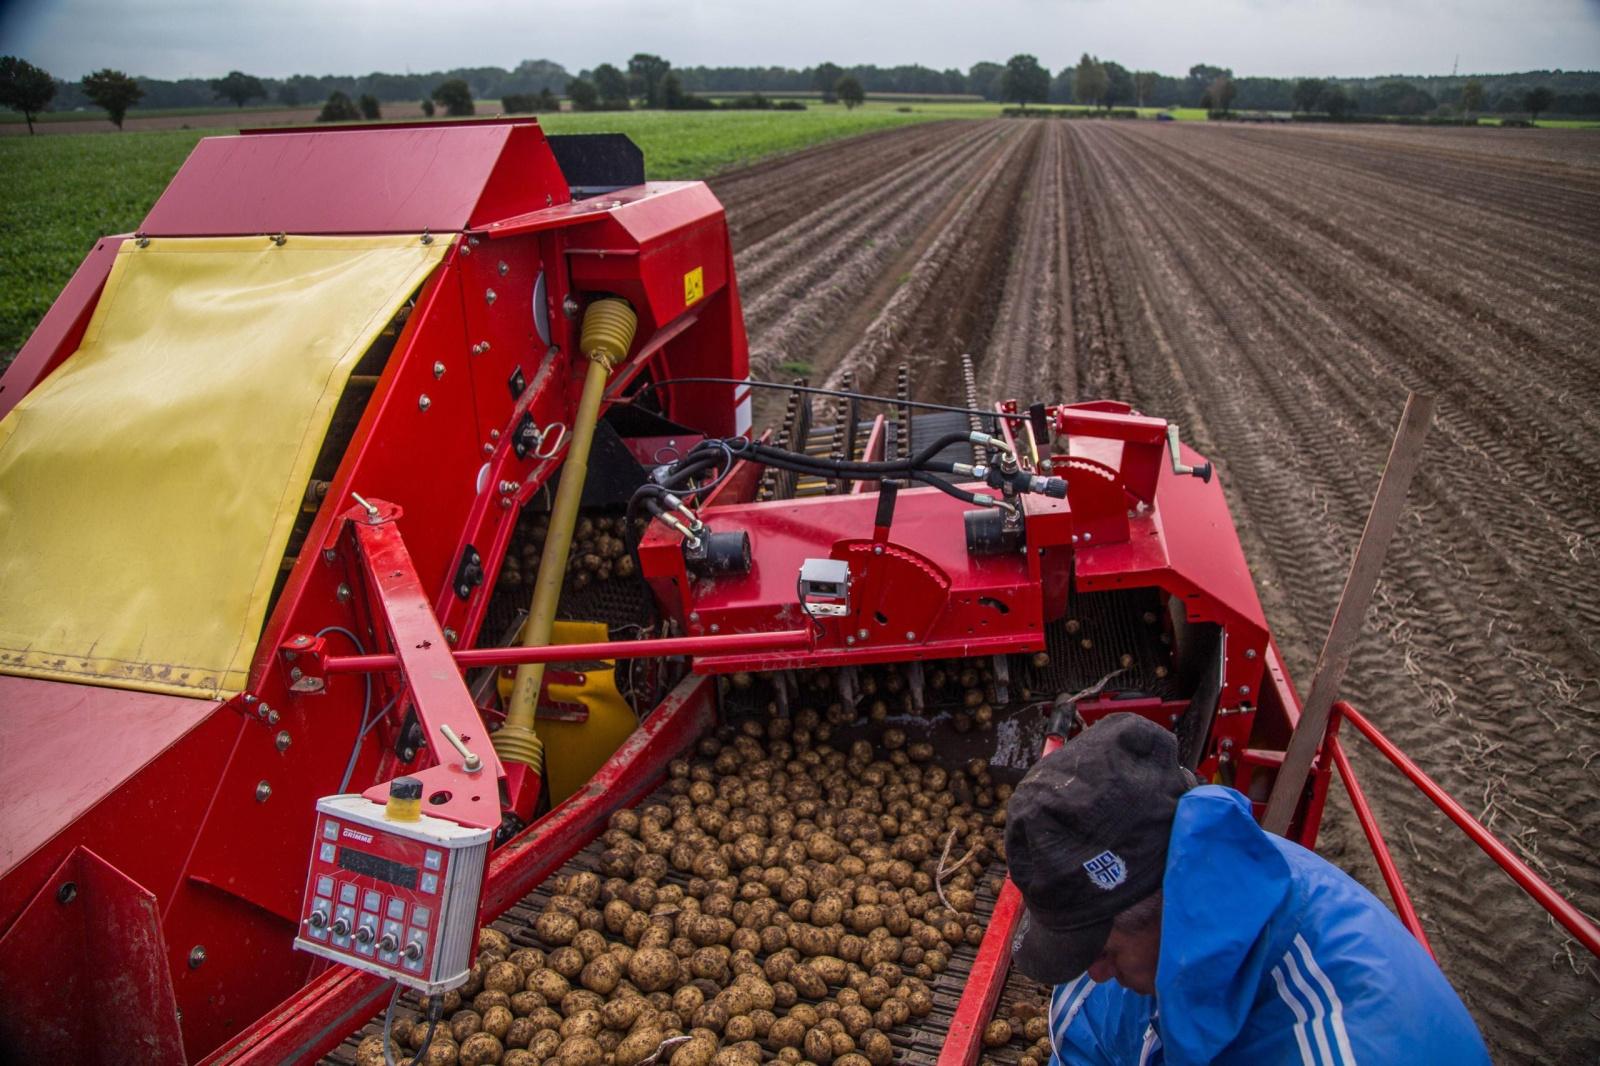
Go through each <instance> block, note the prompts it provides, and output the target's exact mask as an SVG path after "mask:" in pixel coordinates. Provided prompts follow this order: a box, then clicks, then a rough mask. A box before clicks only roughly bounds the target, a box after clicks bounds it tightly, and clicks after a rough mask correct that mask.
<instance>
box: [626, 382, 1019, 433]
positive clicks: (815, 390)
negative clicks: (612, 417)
mask: <svg viewBox="0 0 1600 1066" xmlns="http://www.w3.org/2000/svg"><path fill="white" fill-rule="evenodd" d="M664 385H745V386H748V387H750V388H752V389H775V390H777V391H780V392H804V393H809V394H812V395H816V396H833V397H837V398H842V399H846V400H864V401H866V402H867V403H882V404H888V405H889V406H890V407H915V408H918V409H919V410H923V411H948V412H950V413H952V414H958V415H977V416H979V417H980V418H1005V419H1010V420H1011V421H1013V422H1026V421H1027V420H1028V414H1027V412H1025V411H1024V412H1021V413H1012V412H1008V411H995V410H992V409H991V410H987V411H985V410H982V409H979V408H976V407H955V406H952V405H951V404H947V403H928V402H927V401H925V400H902V399H899V398H897V397H893V396H876V395H874V394H872V393H868V392H852V391H850V390H849V389H824V388H819V387H818V386H816V385H784V384H781V383H779V382H776V381H756V380H754V379H753V378H714V377H686V378H663V379H662V380H660V381H647V382H645V383H644V385H642V386H640V388H639V391H637V392H635V393H634V394H633V395H632V396H629V397H627V398H626V402H630V403H631V402H633V401H635V400H637V399H638V398H639V397H640V396H643V395H645V394H646V393H648V392H652V391H654V390H655V389H658V388H661V387H662V386H664ZM617 402H619V403H620V402H624V401H623V400H621V399H619V400H618V401H617Z"/></svg>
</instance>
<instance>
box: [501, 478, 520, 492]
mask: <svg viewBox="0 0 1600 1066" xmlns="http://www.w3.org/2000/svg"><path fill="white" fill-rule="evenodd" d="M500 491H501V492H507V493H509V492H516V491H517V483H516V482H515V481H502V482H500Z"/></svg>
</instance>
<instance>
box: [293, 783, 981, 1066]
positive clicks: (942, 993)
mask: <svg viewBox="0 0 1600 1066" xmlns="http://www.w3.org/2000/svg"><path fill="white" fill-rule="evenodd" d="M671 796H672V793H671V792H670V791H668V790H667V789H666V788H665V787H663V788H661V789H658V790H657V791H656V792H654V793H652V794H651V795H650V796H648V797H646V798H645V799H643V800H641V801H640V803H639V806H640V807H644V806H648V805H649V804H652V803H662V804H666V803H668V802H669V800H670V799H671ZM603 847H604V846H603V844H602V843H601V842H600V841H599V840H596V841H594V842H592V843H591V844H590V845H589V846H588V847H586V848H584V849H583V850H582V851H580V852H578V854H576V855H574V856H573V857H572V858H571V859H569V860H568V861H567V862H566V864H565V865H563V866H562V867H561V869H560V870H559V871H557V872H556V873H555V874H553V875H552V876H551V877H549V878H546V879H545V881H544V882H543V883H542V884H541V885H540V886H539V887H538V888H536V889H534V890H533V891H532V892H530V893H529V894H528V895H526V896H524V897H523V898H522V899H521V900H520V901H519V902H517V903H515V904H513V905H512V906H511V908H510V909H509V910H507V911H506V912H505V913H504V914H502V915H501V916H500V917H499V918H498V919H496V920H495V921H494V922H492V923H491V924H492V925H493V926H494V928H496V929H498V930H500V931H501V932H502V933H504V934H506V936H508V937H510V938H511V942H512V944H513V945H514V946H516V947H530V948H539V949H541V950H550V949H551V945H547V944H545V943H543V942H542V941H541V940H539V938H538V937H537V936H535V935H534V931H533V920H534V919H535V918H536V917H538V915H539V914H540V913H541V912H542V911H543V910H544V907H545V904H546V903H548V902H549V899H550V896H551V891H550V886H552V885H554V884H556V883H558V880H559V879H560V878H562V877H565V876H567V875H568V874H574V873H581V872H584V871H592V870H594V869H595V866H596V864H597V862H598V861H599V858H600V853H601V851H602V850H603ZM1001 873H1002V867H1001V864H1000V863H998V862H991V863H990V864H989V866H988V867H986V868H985V870H984V875H983V876H982V877H981V878H979V880H978V888H977V892H976V895H977V904H976V907H975V909H974V910H975V917H976V918H977V920H978V922H979V924H981V925H987V924H988V921H989V915H990V913H991V912H992V911H993V910H994V904H995V896H996V890H997V888H998V884H999V877H1000V875H1001ZM664 880H665V882H666V883H670V884H677V885H680V886H687V884H688V881H689V879H688V878H687V877H686V876H684V875H683V874H682V873H681V872H679V871H677V870H672V871H671V872H670V873H669V874H668V875H667V877H666V878H665V879H664ZM608 939H615V938H614V937H609V936H608ZM977 953H978V949H977V948H975V947H973V946H971V945H968V944H962V945H961V946H959V947H957V948H955V949H954V950H953V951H951V953H950V961H949V964H948V965H947V966H946V967H945V971H944V973H942V974H939V975H937V976H936V977H935V978H933V979H932V980H930V981H928V982H927V984H928V988H929V991H930V992H931V994H932V997H933V1010H932V1012H931V1013H929V1014H928V1016H927V1017H925V1018H920V1019H912V1020H911V1021H909V1022H907V1023H905V1024H904V1025H897V1026H895V1027H894V1029H892V1030H890V1031H889V1033H888V1036H889V1039H890V1041H891V1042H892V1043H893V1044H894V1046H895V1059H894V1061H895V1062H897V1063H908V1064H911V1066H933V1064H934V1063H937V1061H938V1059H939V1050H940V1047H941V1046H942V1044H943V1034H944V1033H945V1031H946V1030H947V1029H948V1028H949V1025H950V1019H951V1017H952V1016H953V1015H954V1014H955V1008H956V1003H957V1001H959V1000H960V998H961V990H962V989H963V988H964V987H965V986H966V983H967V974H968V973H969V972H970V971H971V969H972V963H973V960H974V959H975V958H976V957H977ZM758 957H759V958H760V959H761V960H762V961H763V962H764V961H765V960H766V955H765V953H763V954H761V955H760V956H758ZM801 1002H813V1003H814V1002H816V1001H815V1000H802V1001H801ZM417 1016H418V1012H417V1010H416V1007H415V999H414V997H413V996H411V995H410V994H409V993H408V994H406V995H404V996H402V997H401V1000H400V1004H399V1006H397V1007H396V1008H395V1017H396V1019H398V1018H401V1017H412V1018H415V1017H417ZM780 1016H781V1015H780ZM382 1031H383V1017H382V1015H379V1016H377V1017H375V1018H373V1019H372V1020H370V1021H369V1022H368V1023H367V1024H366V1025H365V1026H363V1027H362V1028H361V1030H360V1031H359V1032H356V1033H354V1034H352V1035H351V1036H350V1037H349V1038H348V1039H346V1040H345V1042H344V1043H343V1044H341V1045H340V1046H339V1047H338V1048H336V1049H335V1050H334V1051H332V1052H331V1053H330V1054H328V1055H327V1056H326V1057H325V1058H323V1059H322V1062H323V1063H324V1064H328V1066H353V1064H354V1062H355V1056H356V1048H357V1047H358V1046H359V1045H360V1043H361V1041H362V1040H363V1039H364V1038H365V1037H367V1036H369V1035H371V1034H375V1033H381V1032H382ZM776 1058H777V1055H776V1053H775V1052H772V1051H770V1050H768V1051H767V1053H766V1055H765V1059H766V1061H774V1060H776Z"/></svg>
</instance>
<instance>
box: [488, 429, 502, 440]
mask: <svg viewBox="0 0 1600 1066" xmlns="http://www.w3.org/2000/svg"><path fill="white" fill-rule="evenodd" d="M489 439H490V440H499V439H500V431H499V430H498V429H491V430H490V431H489Z"/></svg>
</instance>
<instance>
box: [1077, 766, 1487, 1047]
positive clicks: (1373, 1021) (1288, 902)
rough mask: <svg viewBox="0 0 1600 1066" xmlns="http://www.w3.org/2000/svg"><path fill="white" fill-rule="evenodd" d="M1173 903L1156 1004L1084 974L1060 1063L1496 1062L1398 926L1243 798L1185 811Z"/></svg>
mask: <svg viewBox="0 0 1600 1066" xmlns="http://www.w3.org/2000/svg"><path fill="white" fill-rule="evenodd" d="M1162 895H1163V899H1162V917H1161V952H1160V957H1159V961H1158V962H1157V965H1156V994H1155V995H1154V996H1141V995H1139V994H1137V993H1135V992H1130V991H1128V990H1127V989H1124V988H1123V987H1122V986H1120V985H1118V984H1116V983H1115V982H1109V981H1108V982H1106V983H1105V984H1102V985H1096V984H1095V982H1094V981H1092V980H1090V978H1089V976H1088V975H1087V974H1085V975H1084V976H1082V977H1080V978H1078V979H1077V980H1076V981H1072V982H1069V983H1068V984H1064V985H1058V986H1057V987H1056V989H1055V992H1054V994H1053V996H1052V999H1051V1005H1050V1032H1051V1038H1052V1041H1053V1042H1054V1045H1055V1051H1056V1055H1055V1057H1054V1058H1053V1059H1052V1062H1060V1063H1063V1064H1068V1066H1113V1064H1123V1063H1128V1064H1139V1066H1156V1064H1162V1066H1189V1064H1191V1063H1238V1064H1244V1063H1250V1064H1256V1063H1303V1064H1307V1066H1332V1064H1343V1063H1356V1062H1362V1063H1369V1064H1371V1063H1406V1064H1408V1066H1409V1064H1423V1063H1441V1064H1443V1063H1449V1064H1451V1066H1461V1064H1467V1066H1472V1064H1477V1063H1487V1062H1488V1061H1489V1055H1488V1052H1487V1050H1485V1048H1484V1045H1483V1040H1482V1038H1481V1037H1480V1036H1479V1035H1478V1029H1477V1026H1476V1025H1474V1024H1473V1021H1472V1018H1471V1017H1470V1016H1469V1015H1468V1014H1467V1011H1466V1008H1465V1007H1463V1006H1462V1004H1461V1000H1460V998H1459V997H1457V995H1456V993H1455V990H1454V989H1452V988H1451V987H1450V983H1449V982H1448V981H1446V980H1445V977H1444V974H1442V973H1440V972H1439V968H1438V966H1436V965H1435V964H1434V962H1433V960H1432V959H1431V958H1429V956H1428V953H1427V952H1426V951H1424V950H1423V948H1422V946H1421V945H1420V944H1418V943H1417V941H1416V940H1415V939H1414V938H1413V937H1412V936H1411V934H1410V933H1409V932H1407V931H1406V928H1405V927H1404V926H1403V925H1401V924H1400V922H1399V921H1398V920H1397V919H1396V918H1395V917H1394V915H1392V914H1390V913H1389V911H1388V909H1387V908H1386V907H1384V905H1383V904H1382V903H1380V902H1379V901H1378V899H1377V898H1376V897H1375V896H1373V895H1372V893H1370V892H1368V891H1367V890H1366V889H1365V888H1362V887H1361V886H1360V885H1358V884H1357V883H1356V882H1355V881H1353V880H1351V878H1350V877H1348V876H1347V875H1346V874H1345V873H1344V872H1343V871H1341V870H1339V869H1337V868H1335V867H1334V866H1332V865H1330V864H1329V863H1328V862H1326V861H1325V860H1323V859H1321V858H1319V857H1318V856H1317V855H1315V854H1313V853H1312V852H1309V851H1307V850H1306V849H1305V848H1302V847H1300V846H1299V845H1298V844H1294V843H1291V842H1290V841H1287V840H1284V839H1282V838H1281V837H1278V836H1274V835H1273V834H1270V833H1267V832H1266V831H1265V830H1263V829H1262V828H1261V827H1260V826H1259V825H1257V824H1256V821H1255V819H1254V818H1253V817H1251V814H1250V804H1249V801H1248V800H1246V799H1245V798H1244V797H1243V796H1241V795H1240V794H1239V793H1237V792H1235V791H1233V790H1232V789H1229V788H1222V787H1219V786H1215V785H1205V786H1202V787H1200V788H1197V789H1194V790H1192V791H1190V792H1189V793H1188V794H1187V795H1185V796H1184V797H1183V798H1182V799H1181V800H1180V801H1179V803H1178V811H1177V814H1176V816H1175V818H1174V820H1173V825H1172V838H1171V841H1170V843H1169V846H1168V850H1167V869H1166V873H1165V875H1164V877H1163V880H1162Z"/></svg>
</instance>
